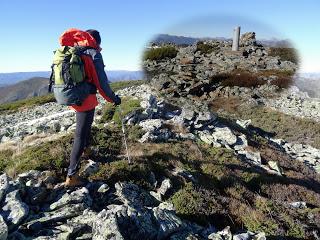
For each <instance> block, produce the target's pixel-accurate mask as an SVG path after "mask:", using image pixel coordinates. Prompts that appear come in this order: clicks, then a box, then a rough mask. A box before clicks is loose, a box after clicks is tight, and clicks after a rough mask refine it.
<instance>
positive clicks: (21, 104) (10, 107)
mask: <svg viewBox="0 0 320 240" xmlns="http://www.w3.org/2000/svg"><path fill="white" fill-rule="evenodd" d="M55 101H56V100H55V98H54V96H53V94H49V95H45V96H37V97H33V98H27V99H23V100H18V101H15V102H10V103H4V104H1V105H0V114H7V113H12V112H16V111H18V110H19V109H21V108H28V107H32V106H36V105H42V104H45V103H48V102H55Z"/></svg>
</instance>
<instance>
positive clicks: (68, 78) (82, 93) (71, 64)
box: [49, 46, 95, 106]
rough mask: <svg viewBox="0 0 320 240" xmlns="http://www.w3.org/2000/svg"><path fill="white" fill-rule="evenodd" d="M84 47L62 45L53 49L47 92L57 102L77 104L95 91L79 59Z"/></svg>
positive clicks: (68, 104)
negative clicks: (50, 93)
mask: <svg viewBox="0 0 320 240" xmlns="http://www.w3.org/2000/svg"><path fill="white" fill-rule="evenodd" d="M85 49H86V48H84V47H69V46H63V47H61V48H59V49H57V50H56V51H54V58H53V64H52V66H51V68H52V72H51V76H50V84H49V92H51V89H52V86H53V93H54V96H55V99H56V101H57V103H58V104H62V105H67V106H71V105H78V106H80V105H81V104H82V102H83V100H84V99H85V98H86V97H87V96H88V95H89V94H90V93H93V92H94V91H95V87H94V86H93V85H92V84H90V83H88V82H87V81H86V76H85V69H84V63H83V61H82V59H81V55H82V54H83V52H84V50H85Z"/></svg>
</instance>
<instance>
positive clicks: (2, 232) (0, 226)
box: [0, 215, 8, 240]
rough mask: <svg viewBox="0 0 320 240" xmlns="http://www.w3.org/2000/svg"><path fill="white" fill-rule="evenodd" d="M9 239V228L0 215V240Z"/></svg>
mask: <svg viewBox="0 0 320 240" xmlns="http://www.w3.org/2000/svg"><path fill="white" fill-rule="evenodd" d="M7 237H8V226H7V224H6V222H5V221H4V220H3V217H2V216H1V215H0V240H6V239H7Z"/></svg>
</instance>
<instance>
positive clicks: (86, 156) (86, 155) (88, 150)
mask: <svg viewBox="0 0 320 240" xmlns="http://www.w3.org/2000/svg"><path fill="white" fill-rule="evenodd" d="M91 154H92V150H91V148H89V147H86V148H85V149H84V150H83V153H82V157H83V158H84V159H89V158H90V156H91Z"/></svg>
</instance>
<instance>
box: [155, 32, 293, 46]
mask: <svg viewBox="0 0 320 240" xmlns="http://www.w3.org/2000/svg"><path fill="white" fill-rule="evenodd" d="M205 40H222V41H231V40H232V39H231V38H225V37H201V38H199V37H186V36H176V35H170V34H158V35H157V36H156V37H155V38H154V39H153V40H151V42H152V43H156V44H164V43H173V44H176V45H192V44H194V43H196V42H197V41H205ZM257 42H258V43H261V44H262V45H264V46H267V47H292V44H291V43H290V41H289V40H287V39H277V38H271V39H257Z"/></svg>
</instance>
